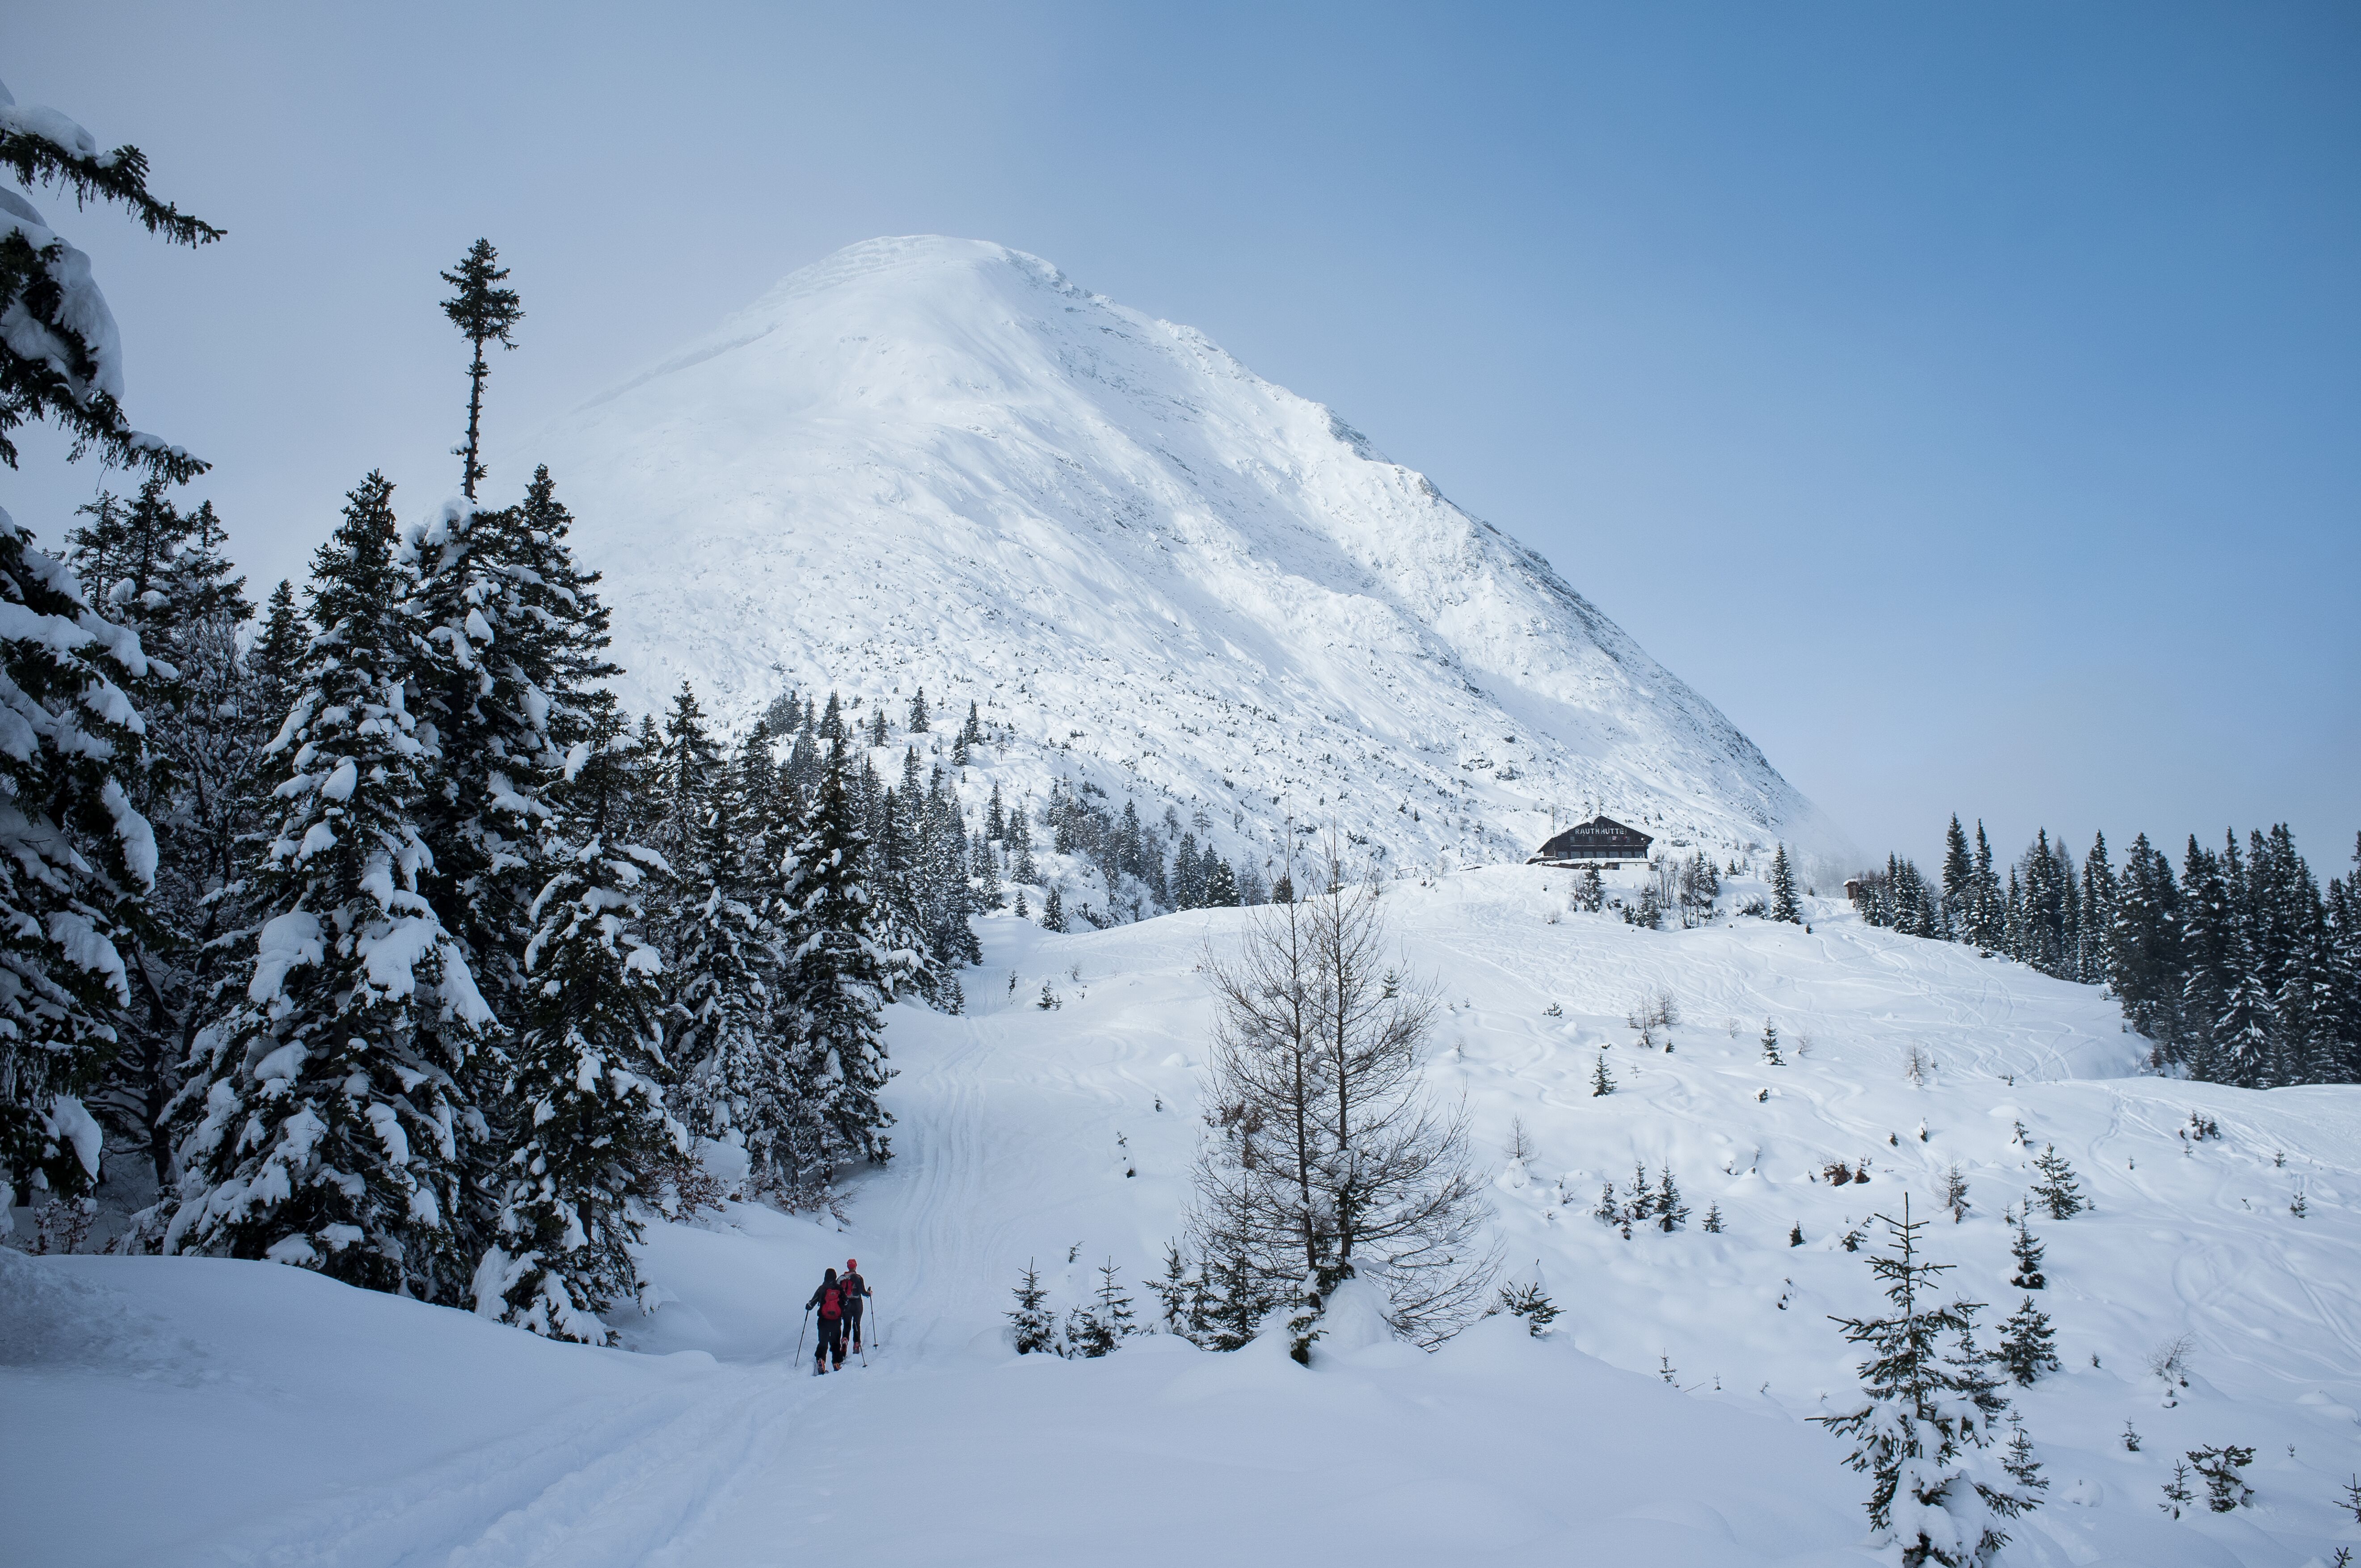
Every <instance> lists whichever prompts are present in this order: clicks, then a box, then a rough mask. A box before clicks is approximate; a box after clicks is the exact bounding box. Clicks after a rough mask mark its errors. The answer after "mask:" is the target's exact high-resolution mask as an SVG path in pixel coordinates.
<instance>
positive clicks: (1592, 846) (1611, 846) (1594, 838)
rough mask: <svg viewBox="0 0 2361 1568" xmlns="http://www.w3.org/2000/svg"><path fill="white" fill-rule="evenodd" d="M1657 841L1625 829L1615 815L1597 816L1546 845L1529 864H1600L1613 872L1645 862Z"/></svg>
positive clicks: (1568, 830) (1633, 829) (1561, 834)
mask: <svg viewBox="0 0 2361 1568" xmlns="http://www.w3.org/2000/svg"><path fill="white" fill-rule="evenodd" d="M1654 842H1655V839H1653V838H1652V837H1651V836H1650V835H1648V834H1645V833H1642V832H1641V831H1640V830H1639V829H1638V828H1626V827H1624V826H1623V824H1621V823H1620V822H1618V821H1616V820H1614V819H1613V818H1612V817H1592V818H1591V819H1590V820H1589V821H1587V822H1577V823H1576V824H1575V825H1574V826H1573V827H1571V828H1567V829H1565V831H1564V832H1562V833H1560V834H1558V835H1557V836H1556V837H1555V838H1554V839H1551V840H1550V841H1549V842H1548V843H1546V844H1543V846H1542V847H1541V849H1540V850H1539V851H1537V852H1536V853H1535V854H1534V855H1533V857H1532V859H1531V860H1529V861H1526V862H1525V864H1527V865H1529V866H1597V867H1598V869H1599V870H1600V871H1606V872H1611V871H1613V870H1615V869H1616V868H1617V867H1619V866H1620V865H1622V864H1623V862H1624V861H1641V862H1643V863H1644V862H1645V861H1646V860H1647V859H1648V846H1649V845H1650V844H1653V843H1654Z"/></svg>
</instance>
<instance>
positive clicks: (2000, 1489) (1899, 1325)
mask: <svg viewBox="0 0 2361 1568" xmlns="http://www.w3.org/2000/svg"><path fill="white" fill-rule="evenodd" d="M1877 1217H1878V1218H1879V1219H1880V1220H1882V1221H1883V1223H1884V1224H1885V1226H1886V1228H1887V1230H1888V1231H1889V1233H1890V1234H1891V1244H1890V1247H1889V1250H1888V1251H1886V1252H1883V1253H1880V1254H1876V1255H1872V1257H1871V1259H1870V1266H1871V1268H1872V1270H1873V1271H1875V1273H1876V1275H1877V1277H1878V1278H1879V1279H1880V1280H1881V1281H1883V1284H1884V1287H1885V1298H1886V1300H1887V1302H1888V1303H1889V1305H1890V1310H1889V1312H1888V1314H1887V1315H1886V1316H1883V1317H1880V1318H1868V1319H1861V1318H1838V1319H1834V1320H1833V1321H1836V1322H1837V1323H1839V1324H1840V1325H1842V1327H1843V1328H1844V1331H1845V1338H1846V1339H1847V1340H1848V1341H1850V1342H1851V1343H1854V1344H1859V1345H1864V1346H1866V1347H1868V1350H1869V1352H1870V1358H1869V1359H1868V1360H1867V1361H1864V1362H1862V1363H1861V1383H1862V1389H1861V1393H1862V1400H1861V1404H1860V1405H1858V1406H1857V1407H1855V1408H1854V1409H1851V1410H1848V1411H1845V1412H1843V1413H1841V1414H1839V1415H1832V1416H1815V1417H1813V1418H1812V1419H1813V1420H1817V1421H1818V1422H1820V1423H1821V1424H1822V1425H1824V1426H1826V1427H1827V1428H1828V1430H1829V1431H1832V1432H1834V1433H1836V1434H1837V1435H1839V1436H1840V1437H1847V1438H1850V1439H1851V1440H1852V1442H1853V1451H1852V1453H1851V1454H1850V1456H1849V1457H1848V1459H1847V1461H1846V1463H1847V1464H1850V1465H1851V1466H1852V1468H1853V1469H1855V1470H1858V1471H1861V1472H1863V1473H1865V1474H1866V1475H1869V1476H1870V1478H1871V1490H1870V1497H1869V1503H1868V1510H1869V1520H1870V1525H1871V1528H1872V1530H1875V1531H1876V1532H1877V1536H1878V1541H1879V1544H1881V1545H1898V1546H1900V1547H1901V1549H1902V1562H1903V1563H1904V1564H1905V1568H1922V1565H1923V1564H1926V1563H1940V1564H1942V1565H1943V1568H1967V1565H1969V1564H1983V1563H1990V1562H1991V1561H1992V1558H1993V1553H1995V1552H1998V1551H1999V1550H2000V1549H2001V1547H2002V1546H2004V1545H2005V1544H2006V1543H2007V1541H2008V1536H2007V1533H2006V1532H2005V1531H2004V1530H2002V1529H2001V1525H2002V1523H2003V1521H2004V1520H2006V1519H2013V1518H2015V1516H2017V1515H2018V1514H2021V1513H2023V1512H2025V1511H2026V1509H2028V1508H2035V1507H2037V1506H2038V1505H2039V1502H2040V1498H2039V1497H2038V1495H2037V1494H2036V1493H2034V1492H2032V1491H2031V1490H2030V1489H2028V1488H2026V1487H2025V1486H2021V1485H2020V1484H2019V1483H2018V1482H2017V1481H2016V1480H2015V1477H2014V1476H2012V1475H2008V1474H2007V1472H2006V1471H2005V1470H2004V1468H2003V1467H2002V1465H2001V1464H1999V1463H1998V1462H1997V1459H1996V1456H1995V1455H1994V1454H1993V1453H1992V1446H1993V1442H1995V1440H1996V1438H1997V1435H1998V1434H1997V1431H1996V1430H1995V1428H1996V1423H1997V1422H1998V1421H1999V1420H2000V1419H2001V1418H2003V1417H2004V1414H2005V1412H2006V1409H2007V1404H2006V1401H2005V1400H2004V1399H2002V1398H2000V1397H1999V1395H1998V1394H1997V1392H1996V1391H1994V1389H1993V1385H1992V1380H1991V1378H1990V1376H1988V1375H1987V1374H1986V1373H1985V1372H1984V1370H1983V1367H1982V1360H1983V1357H1982V1353H1981V1352H1979V1351H1977V1350H1975V1348H1974V1345H1973V1342H1972V1337H1971V1336H1972V1335H1973V1333H1974V1328H1975V1311H1976V1310H1977V1309H1976V1304H1975V1303H1972V1302H1965V1301H1954V1302H1952V1303H1950V1304H1949V1305H1948V1306H1936V1305H1934V1304H1933V1303H1932V1300H1931V1298H1932V1295H1933V1293H1934V1288H1935V1281H1936V1277H1937V1276H1938V1275H1939V1274H1941V1273H1942V1272H1944V1271H1945V1270H1947V1269H1949V1267H1950V1265H1949V1264H1940V1263H1929V1262H1927V1261H1925V1259H1924V1258H1923V1257H1922V1256H1921V1255H1920V1253H1919V1249H1918V1233H1919V1232H1920V1231H1922V1230H1924V1229H1925V1228H1926V1222H1925V1221H1923V1220H1916V1221H1914V1220H1912V1219H1911V1218H1910V1209H1909V1199H1908V1197H1907V1196H1906V1195H1905V1197H1904V1199H1903V1212H1902V1218H1901V1219H1900V1220H1898V1221H1897V1220H1894V1219H1892V1218H1890V1217H1888V1216H1886V1215H1883V1214H1881V1215H1879V1216H1877ZM1946 1339H1949V1340H1950V1341H1951V1342H1952V1343H1951V1344H1950V1345H1949V1346H1946V1344H1945V1343H1944V1341H1945V1340H1946Z"/></svg>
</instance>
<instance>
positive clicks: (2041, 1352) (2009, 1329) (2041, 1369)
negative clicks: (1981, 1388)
mask: <svg viewBox="0 0 2361 1568" xmlns="http://www.w3.org/2000/svg"><path fill="white" fill-rule="evenodd" d="M2055 1337H2056V1336H2055V1334H2054V1333H2053V1332H2052V1331H2051V1329H2050V1327H2049V1317H2048V1313H2046V1312H2044V1311H2042V1310H2041V1309H2040V1308H2038V1307H2036V1306H2035V1305H2034V1304H2033V1298H2032V1297H2030V1296H2027V1297H2026V1299H2025V1304H2024V1305H2023V1306H2021V1307H2019V1308H2018V1309H2017V1310H2015V1311H2014V1312H2012V1313H2010V1314H2009V1318H2008V1321H2006V1322H2004V1323H2003V1324H2002V1325H2001V1342H2000V1363H2001V1365H2003V1366H2004V1367H2006V1368H2007V1369H2008V1375H2009V1376H2011V1377H2014V1378H2015V1379H2016V1380H2017V1382H2018V1383H2020V1384H2022V1385H2023V1386H2024V1387H2027V1388H2030V1387H2033V1385H2034V1384H2035V1383H2036V1382H2037V1381H2038V1380H2039V1379H2040V1377H2041V1375H2042V1374H2043V1373H2045V1372H2055V1371H2057V1370H2058V1367H2059V1361H2058V1352H2057V1349H2056V1347H2055V1345H2054V1344H2053V1343H2052V1341H2053V1340H2054V1339H2055Z"/></svg>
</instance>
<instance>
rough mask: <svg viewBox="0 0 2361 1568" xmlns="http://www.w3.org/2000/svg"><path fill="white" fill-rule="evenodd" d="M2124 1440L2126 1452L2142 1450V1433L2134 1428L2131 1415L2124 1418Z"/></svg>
mask: <svg viewBox="0 0 2361 1568" xmlns="http://www.w3.org/2000/svg"><path fill="white" fill-rule="evenodd" d="M2123 1442H2124V1452H2125V1453H2138V1452H2139V1451H2140V1434H2139V1433H2138V1431H2136V1430H2134V1428H2133V1426H2132V1423H2131V1419H2130V1418H2129V1417H2125V1420H2124V1437H2123Z"/></svg>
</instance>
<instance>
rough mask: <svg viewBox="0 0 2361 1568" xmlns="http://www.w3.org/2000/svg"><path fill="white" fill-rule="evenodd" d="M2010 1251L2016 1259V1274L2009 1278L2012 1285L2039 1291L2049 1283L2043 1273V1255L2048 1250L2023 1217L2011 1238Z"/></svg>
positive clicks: (2019, 1218) (2017, 1223)
mask: <svg viewBox="0 0 2361 1568" xmlns="http://www.w3.org/2000/svg"><path fill="white" fill-rule="evenodd" d="M2008 1250H2009V1253H2010V1255H2012V1256H2014V1257H2015V1259H2016V1272H2015V1274H2012V1275H2010V1276H2009V1280H2008V1282H2009V1283H2010V1284H2011V1285H2014V1286H2015V1287H2016V1288H2018V1289H2020V1290H2038V1289H2040V1288H2043V1287H2044V1286H2046V1285H2048V1283H2049V1281H2048V1279H2047V1278H2046V1277H2043V1275H2042V1272H2041V1255H2042V1254H2043V1253H2044V1252H2046V1251H2047V1250H2048V1249H2047V1248H2046V1247H2044V1246H2043V1245H2041V1241H2040V1239H2039V1238H2038V1237H2037V1236H2036V1235H2035V1234H2033V1229H2032V1227H2031V1226H2029V1225H2027V1224H2026V1223H2025V1219H2024V1217H2023V1216H2022V1215H2020V1216H2019V1217H2018V1219H2017V1222H2016V1224H2015V1227H2014V1231H2013V1233H2012V1234H2011V1235H2010V1236H2009V1241H2008Z"/></svg>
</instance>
